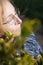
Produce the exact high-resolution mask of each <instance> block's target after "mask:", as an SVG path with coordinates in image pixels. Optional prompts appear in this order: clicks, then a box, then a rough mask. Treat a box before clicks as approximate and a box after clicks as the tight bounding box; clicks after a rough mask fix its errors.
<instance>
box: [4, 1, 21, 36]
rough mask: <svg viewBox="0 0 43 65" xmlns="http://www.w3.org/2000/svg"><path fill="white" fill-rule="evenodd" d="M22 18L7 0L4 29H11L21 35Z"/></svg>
mask: <svg viewBox="0 0 43 65" xmlns="http://www.w3.org/2000/svg"><path fill="white" fill-rule="evenodd" d="M21 23H22V20H21V19H20V18H19V17H18V15H17V13H16V11H15V8H14V7H13V5H12V4H11V3H10V2H9V1H8V0H6V1H5V4H4V16H3V30H4V32H6V31H9V32H10V33H11V34H14V35H15V36H19V35H21Z"/></svg>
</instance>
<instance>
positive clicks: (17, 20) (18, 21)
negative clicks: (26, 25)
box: [15, 16, 22, 24]
mask: <svg viewBox="0 0 43 65" xmlns="http://www.w3.org/2000/svg"><path fill="white" fill-rule="evenodd" d="M15 17H16V22H17V24H21V23H22V20H21V19H20V18H19V17H18V16H15Z"/></svg>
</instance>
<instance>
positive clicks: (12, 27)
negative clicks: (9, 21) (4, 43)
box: [3, 24, 21, 36]
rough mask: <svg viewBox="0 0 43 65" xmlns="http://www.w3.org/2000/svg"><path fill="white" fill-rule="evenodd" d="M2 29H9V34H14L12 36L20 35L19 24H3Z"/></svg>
mask: <svg viewBox="0 0 43 65" xmlns="http://www.w3.org/2000/svg"><path fill="white" fill-rule="evenodd" d="M3 29H4V31H9V32H10V33H11V34H14V36H19V35H21V25H20V24H18V25H5V26H3Z"/></svg>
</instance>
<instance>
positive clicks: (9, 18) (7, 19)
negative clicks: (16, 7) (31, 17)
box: [3, 14, 14, 24]
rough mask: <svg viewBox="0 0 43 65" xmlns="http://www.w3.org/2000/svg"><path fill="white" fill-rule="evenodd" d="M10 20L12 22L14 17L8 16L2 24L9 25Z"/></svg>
mask: <svg viewBox="0 0 43 65" xmlns="http://www.w3.org/2000/svg"><path fill="white" fill-rule="evenodd" d="M12 20H14V15H12V14H10V15H9V16H8V17H7V18H6V19H5V21H4V22H3V24H8V23H10V22H11V21H12Z"/></svg>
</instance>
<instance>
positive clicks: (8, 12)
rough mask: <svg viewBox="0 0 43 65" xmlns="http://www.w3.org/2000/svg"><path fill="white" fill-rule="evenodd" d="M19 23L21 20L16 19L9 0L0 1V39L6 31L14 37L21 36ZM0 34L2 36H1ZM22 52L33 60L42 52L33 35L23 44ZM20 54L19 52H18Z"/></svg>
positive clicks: (16, 16)
mask: <svg viewBox="0 0 43 65" xmlns="http://www.w3.org/2000/svg"><path fill="white" fill-rule="evenodd" d="M21 23H22V20H21V19H20V18H19V17H18V15H17V13H16V11H15V8H14V7H13V5H12V4H11V3H10V1H9V0H1V1H0V25H1V27H0V37H2V36H3V35H4V34H5V32H6V31H9V32H10V34H14V36H20V35H21ZM1 33H2V34H1ZM23 46H24V51H25V52H26V53H29V54H30V55H32V56H33V57H34V58H37V57H38V55H39V54H40V53H41V52H42V50H41V48H40V46H39V45H38V42H37V41H36V37H35V35H34V33H32V34H31V35H30V37H27V39H26V41H25V42H24V45H23ZM19 52H20V50H19Z"/></svg>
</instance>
